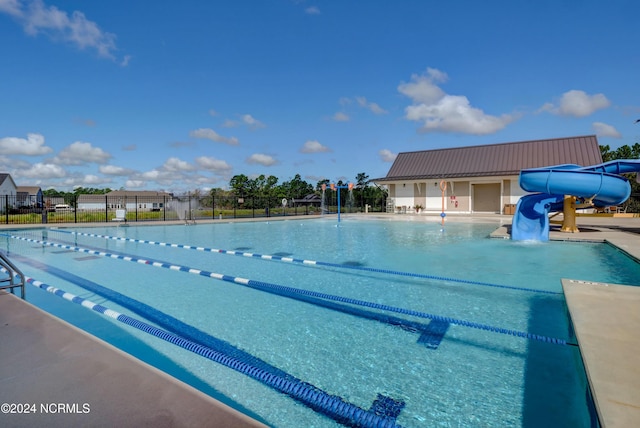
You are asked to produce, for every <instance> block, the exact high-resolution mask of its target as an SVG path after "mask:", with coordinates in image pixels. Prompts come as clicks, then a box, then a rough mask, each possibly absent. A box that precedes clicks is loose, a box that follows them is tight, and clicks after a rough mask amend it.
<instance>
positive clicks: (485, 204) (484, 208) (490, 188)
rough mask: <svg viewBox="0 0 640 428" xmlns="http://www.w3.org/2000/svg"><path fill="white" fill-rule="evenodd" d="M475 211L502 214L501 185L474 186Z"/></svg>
mask: <svg viewBox="0 0 640 428" xmlns="http://www.w3.org/2000/svg"><path fill="white" fill-rule="evenodd" d="M472 186H473V211H475V212H492V213H499V212H500V183H488V184H473V185H472Z"/></svg>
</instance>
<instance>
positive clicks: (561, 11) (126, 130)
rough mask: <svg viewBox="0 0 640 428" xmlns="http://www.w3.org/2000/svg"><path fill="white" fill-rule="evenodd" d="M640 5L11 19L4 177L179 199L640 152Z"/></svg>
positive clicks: (331, 6)
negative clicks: (447, 159)
mask: <svg viewBox="0 0 640 428" xmlns="http://www.w3.org/2000/svg"><path fill="white" fill-rule="evenodd" d="M639 17H640V3H639V2H637V1H621V0H613V1H607V2H605V1H590V0H584V1H579V0H575V1H574V0H565V1H557V0H553V1H551V0H540V1H524V0H514V1H506V0H505V1H496V0H488V1H484V2H479V1H475V0H469V1H462V0H458V1H456V0H453V1H429V0H406V1H381V0H369V1H355V0H332V1H329V0H318V1H310V0H309V1H304V0H271V1H267V0H236V1H222V0H220V1H193V0H184V1H180V2H176V1H164V0H157V1H153V2H148V1H129V0H127V1H122V0H111V1H108V2H105V1H91V2H87V1H79V0H77V1H63V0H0V100H2V102H1V103H0V172H8V173H10V174H11V175H12V177H13V178H14V180H15V181H16V183H17V184H18V185H37V186H40V187H42V188H43V189H48V188H52V187H53V188H56V189H58V190H65V191H70V190H72V189H73V188H74V187H77V186H82V187H96V188H104V187H110V188H112V189H119V188H125V189H127V190H166V191H172V192H177V193H180V192H185V191H192V190H195V189H201V190H205V191H206V190H208V189H210V188H212V187H222V188H226V187H227V185H228V182H229V179H230V178H231V177H232V176H233V175H235V174H245V175H247V176H249V177H255V176H257V175H260V174H265V175H267V176H268V175H274V176H276V177H278V178H279V183H282V182H284V181H287V180H289V179H291V178H293V177H294V176H295V174H300V175H301V177H302V178H303V179H304V180H306V181H308V182H310V183H311V184H313V185H315V184H316V183H317V182H318V181H319V180H322V179H325V178H326V179H329V180H331V181H336V180H339V179H342V180H344V181H354V180H355V177H356V175H357V174H358V173H360V172H364V173H366V174H368V175H369V177H370V178H374V177H381V176H384V175H386V173H387V171H388V169H389V168H390V166H391V163H392V162H393V159H394V157H395V156H396V155H397V154H398V153H399V152H408V151H417V150H428V149H437V148H446V147H459V146H470V145H481V144H495V143H505V142H512V141H525V140H533V139H543V138H555V137H566V136H576V135H591V134H596V135H598V139H599V141H600V144H608V145H610V146H611V148H617V147H619V146H621V145H624V144H633V143H635V142H638V141H640V137H639V136H640V124H635V123H634V121H635V120H636V119H640V77H639V76H640V49H639V48H638V46H639V44H640V43H638V42H639V41H640V31H639V30H638V19H639Z"/></svg>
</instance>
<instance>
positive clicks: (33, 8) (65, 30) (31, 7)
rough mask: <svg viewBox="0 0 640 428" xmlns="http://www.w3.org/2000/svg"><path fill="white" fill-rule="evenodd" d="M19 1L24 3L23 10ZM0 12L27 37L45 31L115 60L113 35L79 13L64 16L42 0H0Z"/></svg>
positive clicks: (44, 32)
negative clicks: (17, 24)
mask: <svg viewBox="0 0 640 428" xmlns="http://www.w3.org/2000/svg"><path fill="white" fill-rule="evenodd" d="M23 4H24V5H25V6H26V7H25V8H24V9H23V8H22V5H23ZM0 12H5V13H8V14H9V15H11V16H13V17H14V18H16V19H17V20H18V22H19V23H20V24H21V25H22V26H23V28H24V31H25V32H26V33H27V34H29V35H31V36H37V35H38V34H45V35H47V36H48V37H49V38H50V39H52V40H54V41H57V40H63V41H65V42H69V43H71V44H73V45H75V46H76V47H77V48H79V49H81V50H84V49H87V48H89V49H94V50H95V51H96V52H97V53H98V55H99V56H101V57H104V58H110V59H112V60H115V55H114V52H115V51H116V50H117V48H116V43H115V40H116V36H115V35H114V34H111V33H107V32H105V31H103V30H101V29H100V27H99V26H98V24H96V23H95V22H94V21H90V20H89V19H87V17H86V16H85V15H84V13H82V12H79V11H74V12H72V13H71V15H68V14H67V12H65V11H62V10H60V9H58V8H57V7H55V6H47V5H45V4H44V2H43V1H42V0H32V1H25V2H20V1H15V0H0ZM129 59H130V57H125V58H124V60H123V61H122V63H121V64H123V65H126V64H127V63H128V62H129Z"/></svg>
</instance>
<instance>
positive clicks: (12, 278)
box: [0, 251, 26, 300]
mask: <svg viewBox="0 0 640 428" xmlns="http://www.w3.org/2000/svg"><path fill="white" fill-rule="evenodd" d="M0 267H2V268H4V270H5V272H6V273H7V275H8V277H7V278H2V279H0V290H6V289H8V290H10V291H11V294H15V290H14V289H16V288H20V297H21V298H22V299H23V300H24V296H25V290H24V289H25V287H24V285H25V283H26V281H25V277H24V274H23V273H22V271H21V270H20V269H18V268H17V267H16V265H14V264H13V263H12V262H11V261H10V260H9V259H8V258H7V256H6V254H4V253H3V252H2V251H0ZM18 278H19V280H20V281H19V282H16V279H18Z"/></svg>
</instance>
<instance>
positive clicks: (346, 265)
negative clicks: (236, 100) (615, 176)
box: [50, 229, 563, 296]
mask: <svg viewBox="0 0 640 428" xmlns="http://www.w3.org/2000/svg"><path fill="white" fill-rule="evenodd" d="M50 231H52V232H59V233H68V234H72V235H79V236H88V237H91V238H102V239H110V240H114V241H122V242H135V243H142V244H148V245H158V246H161V247H167V248H180V249H184V250H197V251H204V252H210V253H215V254H225V255H233V256H240V257H248V258H255V259H262V260H271V261H279V262H286V263H295V264H301V265H305V266H322V267H330V268H338V269H353V270H359V271H363V272H374V273H382V274H386V275H398V276H403V277H408V278H420V279H429V280H435V281H448V282H456V283H461V284H467V285H479V286H484V287H495V288H503V289H508V290H516V291H525V292H529V293H541V294H551V295H560V296H562V295H563V293H561V292H558V291H548V290H537V289H535V288H527V287H516V286H513V285H502V284H493V283H490V282H481V281H473V280H468V279H458V278H448V277H444V276H435V275H427V274H422V273H412V272H404V271H397V270H391V269H380V268H372V267H366V266H362V265H361V264H360V263H359V262H356V263H348V262H345V263H342V264H338V263H331V262H323V261H317V260H307V259H297V258H292V257H283V256H280V255H279V254H278V253H275V254H272V255H268V254H257V253H246V252H244V251H235V250H234V251H230V250H223V249H216V248H208V247H196V246H192V245H185V244H171V243H167V242H156V241H148V240H144V239H133V238H122V237H118V236H109V235H99V234H95V233H85V232H72V231H67V230H61V229H50ZM244 249H250V247H237V248H236V250H244ZM287 254H290V253H287Z"/></svg>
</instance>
